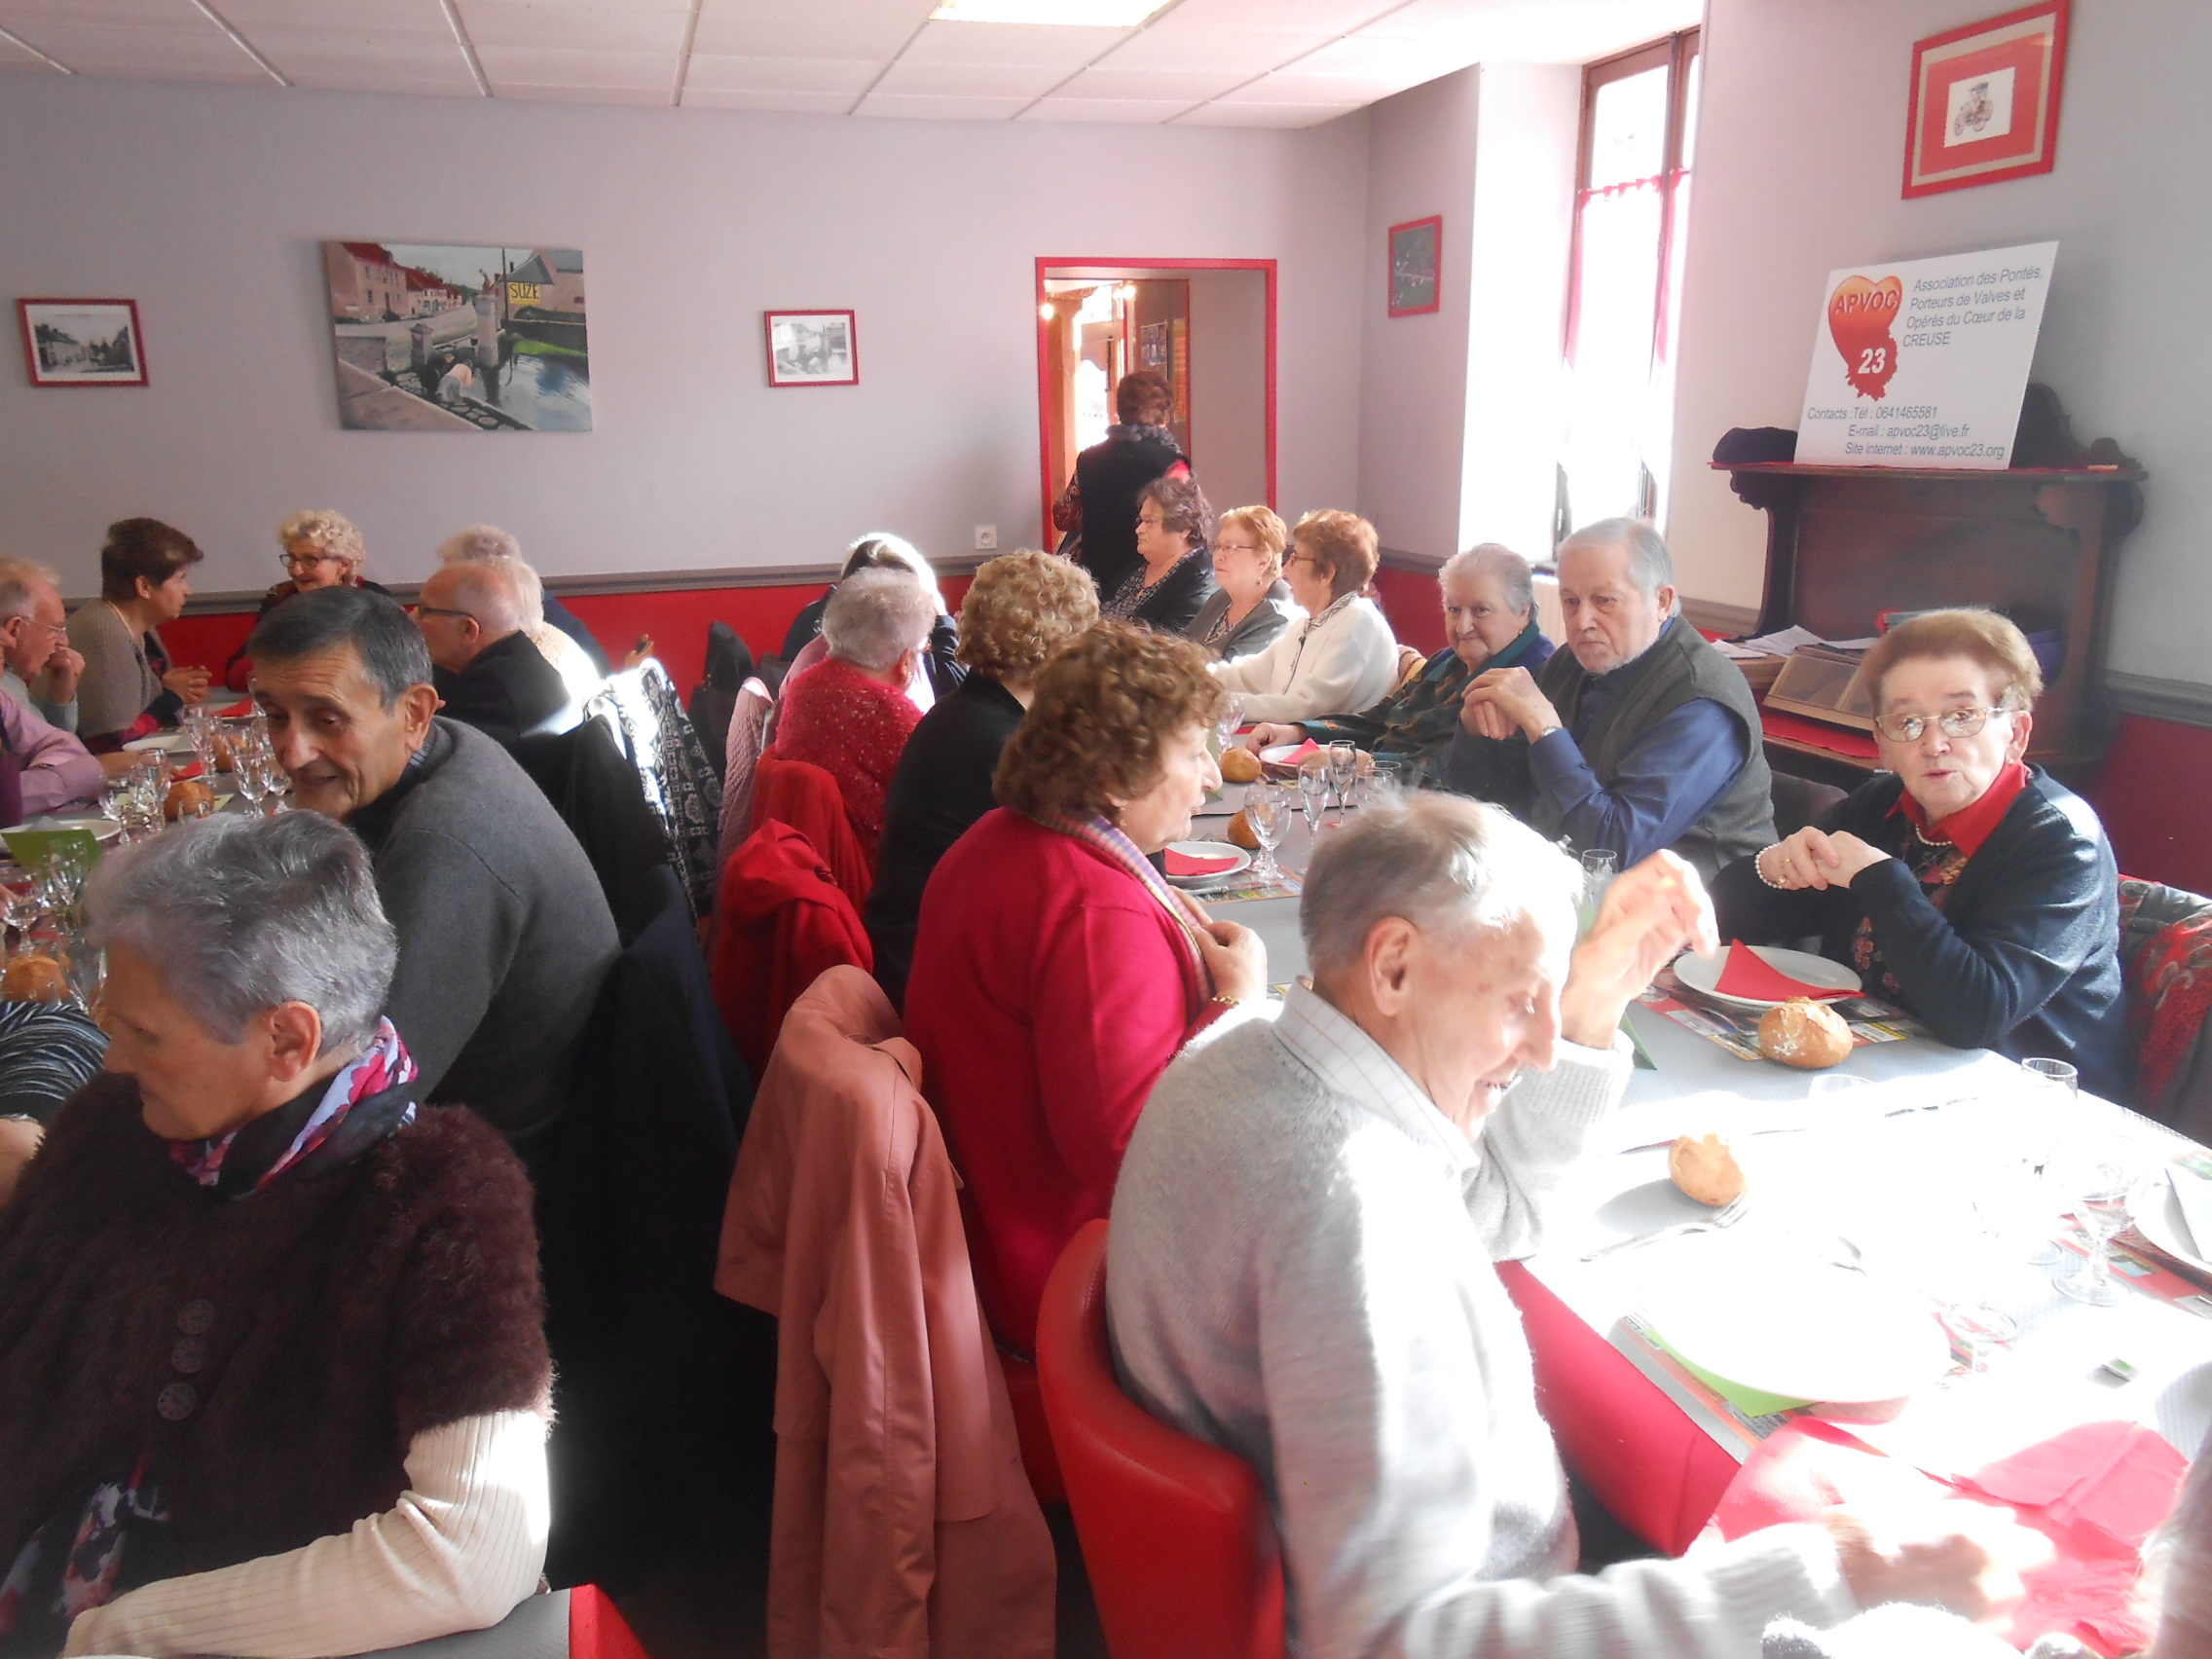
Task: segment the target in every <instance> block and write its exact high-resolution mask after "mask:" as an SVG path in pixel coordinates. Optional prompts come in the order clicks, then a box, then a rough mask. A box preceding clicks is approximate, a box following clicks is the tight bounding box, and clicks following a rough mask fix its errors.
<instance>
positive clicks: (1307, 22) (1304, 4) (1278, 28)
mask: <svg viewBox="0 0 2212 1659" xmlns="http://www.w3.org/2000/svg"><path fill="white" fill-rule="evenodd" d="M1394 4H1396V0H1183V4H1182V5H1180V6H1178V7H1176V8H1175V10H1174V11H1172V12H1170V13H1169V14H1168V15H1167V16H1166V17H1164V18H1161V22H1162V23H1167V22H1180V23H1182V24H1184V25H1186V26H1187V27H1190V28H1194V29H1203V30H1205V31H1206V32H1208V33H1209V34H1287V35H1310V36H1314V37H1316V38H1320V39H1328V38H1330V37H1331V36H1335V35H1341V34H1349V33H1351V32H1352V30H1354V29H1356V28H1359V27H1360V26H1361V25H1363V24H1365V23H1367V22H1369V21H1371V20H1373V19H1374V18H1380V17H1382V16H1383V14H1384V13H1386V12H1388V11H1389V10H1390V9H1391V7H1392V6H1393V5H1394Z"/></svg>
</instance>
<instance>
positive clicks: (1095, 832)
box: [1032, 813, 1214, 997]
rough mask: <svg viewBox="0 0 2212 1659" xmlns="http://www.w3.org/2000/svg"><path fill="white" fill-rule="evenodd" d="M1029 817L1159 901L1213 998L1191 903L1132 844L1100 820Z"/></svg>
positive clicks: (1201, 984) (1118, 831) (1199, 980)
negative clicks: (1096, 855)
mask: <svg viewBox="0 0 2212 1659" xmlns="http://www.w3.org/2000/svg"><path fill="white" fill-rule="evenodd" d="M1032 816H1033V817H1035V818H1036V821H1037V822H1038V823H1039V824H1042V825H1043V826H1044V827H1045V828H1046V829H1048V830H1057V831H1058V832H1059V833H1060V834H1062V835H1067V836H1071V837H1073V838H1074V839H1075V840H1078V841H1081V842H1082V843H1083V844H1084V845H1085V846H1087V847H1094V848H1096V849H1097V850H1098V851H1099V852H1101V853H1103V854H1105V855H1106V858H1107V861H1108V862H1109V863H1111V864H1114V865H1118V866H1120V867H1121V868H1123V869H1124V870H1126V871H1127V872H1128V873H1129V875H1130V876H1131V878H1133V879H1134V880H1136V881H1139V882H1142V883H1143V884H1144V890H1145V891H1146V892H1147V893H1150V894H1151V895H1152V896H1153V897H1154V898H1155V899H1157V900H1159V901H1160V905H1161V909H1163V910H1165V911H1166V912H1167V913H1168V914H1169V915H1170V916H1172V917H1174V918H1175V920H1176V922H1177V923H1178V924H1179V926H1180V928H1181V936H1180V937H1181V938H1182V940H1183V948H1184V949H1185V950H1187V951H1189V952H1190V953H1191V965H1192V966H1193V967H1194V968H1196V969H1197V970H1198V984H1199V986H1200V987H1201V988H1202V989H1203V991H1204V993H1205V994H1206V995H1207V996H1209V997H1210V996H1212V995H1213V988H1214V987H1213V973H1212V971H1211V970H1210V969H1208V968H1207V967H1206V958H1205V953H1204V952H1203V951H1201V950H1200V949H1199V948H1198V919H1197V917H1195V916H1194V915H1193V914H1192V912H1191V903H1190V901H1189V900H1187V899H1185V898H1184V897H1183V895H1182V894H1180V893H1178V892H1176V890H1175V889H1174V888H1172V887H1170V886H1168V885H1167V881H1166V878H1165V877H1164V876H1162V875H1161V873H1160V871H1158V870H1157V869H1154V868H1153V867H1152V861H1151V860H1149V859H1147V858H1146V857H1145V856H1144V854H1143V853H1141V852H1139V851H1138V850H1137V844H1136V843H1135V842H1134V841H1132V840H1130V839H1129V838H1128V837H1127V836H1126V835H1124V834H1123V833H1122V832H1121V830H1117V829H1116V828H1115V827H1114V826H1113V825H1111V824H1109V823H1107V822H1106V820H1105V819H1103V818H1088V819H1086V818H1066V817H1062V816H1060V815H1059V814H1057V813H1053V814H1050V815H1040V814H1033V815H1032Z"/></svg>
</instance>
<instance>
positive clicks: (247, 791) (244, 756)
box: [231, 748, 269, 816]
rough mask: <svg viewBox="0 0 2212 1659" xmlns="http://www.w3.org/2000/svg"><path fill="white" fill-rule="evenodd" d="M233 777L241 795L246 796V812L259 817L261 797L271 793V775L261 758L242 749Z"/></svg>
mask: <svg viewBox="0 0 2212 1659" xmlns="http://www.w3.org/2000/svg"><path fill="white" fill-rule="evenodd" d="M231 777H232V779H233V781H234V782H236V783H237V785H238V787H239V793H240V794H241V795H243V796H245V807H246V811H248V812H249V813H252V814H255V815H256V816H258V815H259V814H260V812H261V797H262V796H263V795H265V794H267V793H269V773H268V771H267V769H266V768H265V766H264V763H263V761H262V758H261V756H258V755H255V754H253V753H251V752H250V751H247V750H244V749H242V748H241V749H240V752H239V756H238V766H237V768H236V769H235V770H234V771H233V772H232V773H231Z"/></svg>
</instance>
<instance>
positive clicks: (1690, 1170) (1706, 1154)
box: [1667, 1134, 1751, 1209]
mask: <svg viewBox="0 0 2212 1659" xmlns="http://www.w3.org/2000/svg"><path fill="white" fill-rule="evenodd" d="M1667 1174H1668V1176H1669V1178H1670V1179H1672V1180H1673V1181H1674V1183H1675V1185H1676V1186H1677V1187H1679V1188H1680V1189H1681V1190H1682V1191H1683V1192H1684V1193H1685V1194H1687V1195H1688V1196H1689V1197H1691V1198H1695V1199H1697V1201H1698V1202H1699V1203H1701V1204H1711V1205H1713V1206H1714V1208H1716V1209H1717V1208H1718V1207H1719V1206H1720V1205H1722V1204H1732V1203H1734V1202H1735V1201H1736V1200H1737V1199H1738V1198H1742V1197H1743V1196H1744V1189H1745V1188H1746V1187H1748V1186H1750V1185H1751V1181H1750V1179H1749V1177H1747V1176H1746V1175H1745V1174H1744V1166H1743V1165H1742V1164H1740V1163H1738V1162H1737V1161H1736V1151H1735V1149H1734V1148H1733V1147H1731V1146H1730V1145H1729V1144H1728V1143H1727V1142H1726V1141H1724V1140H1722V1139H1721V1138H1720V1137H1719V1136H1718V1135H1715V1134H1705V1135H1680V1136H1677V1138H1676V1141H1675V1145H1674V1149H1673V1150H1672V1151H1670V1152H1669V1153H1668V1154H1667Z"/></svg>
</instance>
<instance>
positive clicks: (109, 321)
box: [16, 299, 146, 390]
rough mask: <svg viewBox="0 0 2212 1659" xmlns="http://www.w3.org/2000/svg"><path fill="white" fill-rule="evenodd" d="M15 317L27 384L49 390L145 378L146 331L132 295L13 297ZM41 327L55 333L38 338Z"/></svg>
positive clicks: (135, 383)
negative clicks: (125, 297)
mask: <svg viewBox="0 0 2212 1659" xmlns="http://www.w3.org/2000/svg"><path fill="white" fill-rule="evenodd" d="M100 313H107V314H106V315H104V316H103V315H101V314H100ZM16 318H17V321H18V323H19V324H20V325H21V327H22V331H23V371H24V373H25V374H27V375H28V376H29V377H30V383H31V385H33V386H35V387H42V388H45V389H48V390H53V389H56V388H59V387H88V386H93V387H100V386H144V385H145V384H146V334H145V330H144V329H143V328H141V327H140V326H139V323H138V302H137V301H136V300H76V299H33V300H18V301H17V302H16ZM42 327H43V328H45V329H46V330H47V331H48V332H49V334H54V335H58V336H60V338H59V339H57V340H52V339H50V340H48V341H45V342H42V341H41V340H40V339H39V335H38V331H39V329H40V328H42ZM111 329H112V330H114V332H105V331H107V330H111ZM119 350H120V352H121V355H120V358H119V355H118V352H119Z"/></svg>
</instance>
